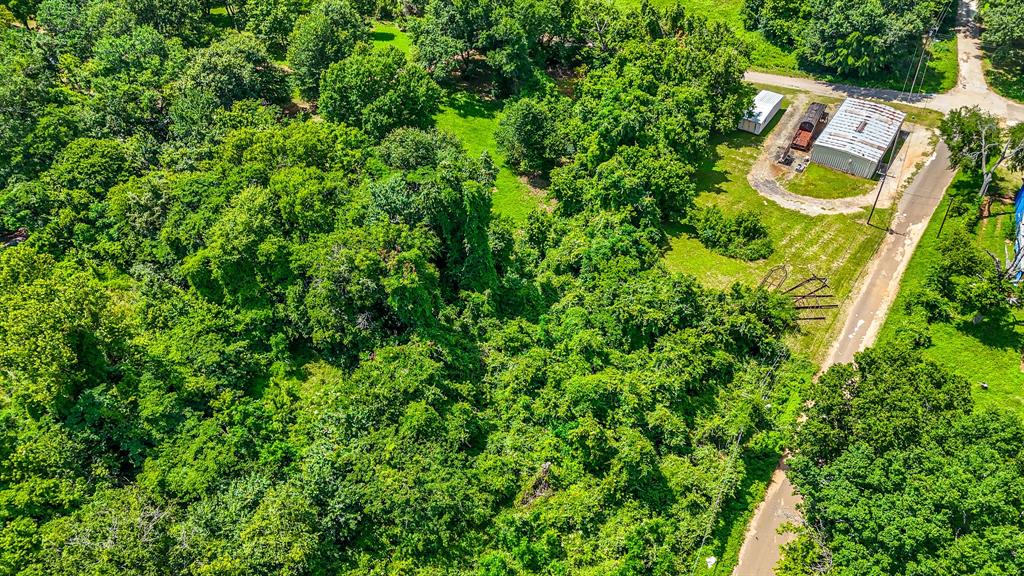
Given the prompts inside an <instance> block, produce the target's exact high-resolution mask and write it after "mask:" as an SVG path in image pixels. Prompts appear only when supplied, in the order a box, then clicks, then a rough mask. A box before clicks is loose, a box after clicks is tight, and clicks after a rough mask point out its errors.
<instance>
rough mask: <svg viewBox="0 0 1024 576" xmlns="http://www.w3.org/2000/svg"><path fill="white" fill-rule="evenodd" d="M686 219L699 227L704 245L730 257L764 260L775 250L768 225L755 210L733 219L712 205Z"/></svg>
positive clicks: (700, 238)
mask: <svg viewBox="0 0 1024 576" xmlns="http://www.w3.org/2000/svg"><path fill="white" fill-rule="evenodd" d="M687 222H688V223H689V224H690V225H691V226H693V227H694V228H696V230H697V239H698V240H700V243H701V244H703V245H704V246H706V247H708V248H710V249H711V250H714V251H715V252H718V253H720V254H723V255H725V256H729V257H730V258H739V259H741V260H763V259H765V258H767V257H769V256H771V255H772V253H773V252H775V246H774V245H773V244H772V239H771V238H770V237H769V236H768V227H767V226H765V225H764V222H762V221H761V215H760V214H758V213H757V212H754V211H752V210H747V211H744V212H740V213H739V214H737V215H736V216H734V217H732V218H730V217H728V216H726V215H725V214H722V211H721V210H719V209H718V208H717V207H715V206H711V207H708V208H704V209H702V210H697V211H694V212H693V213H691V214H690V216H689V218H688V219H687Z"/></svg>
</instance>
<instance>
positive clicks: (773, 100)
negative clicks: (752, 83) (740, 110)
mask: <svg viewBox="0 0 1024 576" xmlns="http://www.w3.org/2000/svg"><path fill="white" fill-rule="evenodd" d="M780 106H782V94H776V93H775V92H769V91H768V90H761V91H760V92H758V94H757V96H755V97H754V105H753V106H751V108H750V110H748V111H747V115H746V116H744V117H743V120H740V130H745V131H747V132H753V133H754V134H760V133H761V132H762V131H764V128H765V126H767V125H768V124H770V123H771V121H772V118H774V117H775V114H777V113H778V111H779V107H780Z"/></svg>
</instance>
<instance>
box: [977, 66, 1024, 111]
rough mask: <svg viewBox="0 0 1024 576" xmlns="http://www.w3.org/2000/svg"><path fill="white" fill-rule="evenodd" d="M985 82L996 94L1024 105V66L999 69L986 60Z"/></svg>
mask: <svg viewBox="0 0 1024 576" xmlns="http://www.w3.org/2000/svg"><path fill="white" fill-rule="evenodd" d="M985 80H986V81H987V82H988V85H989V86H991V87H992V90H993V91H995V92H996V93H997V94H999V95H1001V96H1005V97H1006V98H1010V99H1011V100H1016V101H1017V102H1021V103H1024V65H1021V66H1020V67H1018V68H1014V67H1012V66H1003V67H1000V66H996V65H995V64H993V63H992V61H991V60H989V59H986V60H985Z"/></svg>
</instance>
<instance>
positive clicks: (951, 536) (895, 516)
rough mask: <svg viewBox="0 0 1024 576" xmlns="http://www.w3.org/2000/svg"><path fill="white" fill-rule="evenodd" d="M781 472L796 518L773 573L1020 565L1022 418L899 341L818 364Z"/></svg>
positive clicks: (971, 570) (992, 569)
mask: <svg viewBox="0 0 1024 576" xmlns="http://www.w3.org/2000/svg"><path fill="white" fill-rule="evenodd" d="M807 400H808V406H809V409H808V411H807V414H806V416H807V420H806V422H805V423H804V424H803V425H802V426H801V427H800V428H799V429H798V432H797V434H796V438H795V441H794V444H795V449H796V451H797V453H796V456H795V457H794V458H793V459H792V461H791V465H792V478H793V480H794V482H795V483H796V485H797V486H798V487H799V489H800V492H801V494H802V495H803V496H804V501H805V514H806V525H805V526H804V528H803V530H802V535H801V537H800V538H799V539H798V540H797V541H796V542H795V543H794V544H792V545H790V546H789V547H788V550H787V554H786V559H785V560H784V561H783V564H782V566H780V570H779V573H780V574H782V575H784V576H795V575H805V574H806V575H810V574H820V573H826V574H833V575H837V576H838V575H843V576H845V575H850V576H853V575H864V574H870V575H875V574H877V575H879V576H881V575H907V576H910V575H915V576H917V575H921V576H923V575H925V574H1007V575H1010V574H1021V570H1022V565H1024V564H1022V563H1021V558H1022V557H1024V520H1022V514H1021V511H1022V510H1024V459H1022V458H1021V454H1022V451H1024V423H1022V422H1021V419H1020V418H1019V417H1018V416H1016V415H1014V414H1012V413H1009V412H997V411H978V410H975V409H974V408H973V405H972V402H971V396H970V389H969V386H968V383H967V381H966V380H965V379H964V378H962V377H959V376H956V375H953V374H951V373H949V372H947V371H945V370H944V369H942V368H941V367H939V366H938V365H937V364H935V363H934V362H930V361H927V360H923V359H922V358H921V355H920V352H919V351H917V350H915V349H913V347H912V346H910V345H909V344H908V343H900V344H899V345H897V346H895V347H892V348H888V349H882V348H876V349H874V350H869V351H867V352H864V353H861V354H860V355H858V356H857V361H856V363H855V364H850V365H841V366H836V367H834V368H832V369H830V370H829V371H828V372H827V373H825V375H824V376H822V377H821V378H820V379H819V380H818V382H817V383H816V384H815V385H813V386H811V387H810V389H809V391H808V394H807Z"/></svg>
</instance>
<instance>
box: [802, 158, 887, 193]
mask: <svg viewBox="0 0 1024 576" xmlns="http://www.w3.org/2000/svg"><path fill="white" fill-rule="evenodd" d="M785 186H786V189H787V190H789V191H790V192H792V193H794V194H799V195H801V196H810V197H811V198H826V199H833V198H853V197H854V196H860V195H862V194H867V193H868V192H871V191H872V190H874V189H875V188H877V187H878V181H876V180H870V179H867V178H858V177H856V176H851V175H849V174H844V173H842V172H839V171H838V170H832V169H831V168H826V167H824V166H819V165H817V164H813V163H812V164H808V165H807V169H806V170H804V172H803V174H797V175H796V176H794V177H793V179H792V180H790V181H788V182H786V183H785Z"/></svg>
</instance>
